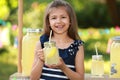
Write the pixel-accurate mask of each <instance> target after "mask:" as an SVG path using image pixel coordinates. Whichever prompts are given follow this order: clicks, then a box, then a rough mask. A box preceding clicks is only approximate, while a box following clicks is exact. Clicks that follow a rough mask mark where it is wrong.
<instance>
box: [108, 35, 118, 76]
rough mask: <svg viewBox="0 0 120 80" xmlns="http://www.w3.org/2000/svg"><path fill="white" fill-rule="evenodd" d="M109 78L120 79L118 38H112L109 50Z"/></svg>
mask: <svg viewBox="0 0 120 80" xmlns="http://www.w3.org/2000/svg"><path fill="white" fill-rule="evenodd" d="M110 65H111V71H110V73H111V74H110V77H112V78H120V36H116V37H113V38H112V44H111V48H110Z"/></svg>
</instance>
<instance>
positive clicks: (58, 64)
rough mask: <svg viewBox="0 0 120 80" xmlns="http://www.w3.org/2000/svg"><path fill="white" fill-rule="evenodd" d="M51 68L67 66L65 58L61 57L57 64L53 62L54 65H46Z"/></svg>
mask: <svg viewBox="0 0 120 80" xmlns="http://www.w3.org/2000/svg"><path fill="white" fill-rule="evenodd" d="M46 66H47V67H49V68H59V69H62V68H64V66H65V63H64V61H63V59H62V58H61V57H60V59H59V62H58V63H57V64H52V65H46Z"/></svg>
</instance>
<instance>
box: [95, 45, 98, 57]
mask: <svg viewBox="0 0 120 80" xmlns="http://www.w3.org/2000/svg"><path fill="white" fill-rule="evenodd" d="M95 51H96V55H97V56H98V49H97V44H95Z"/></svg>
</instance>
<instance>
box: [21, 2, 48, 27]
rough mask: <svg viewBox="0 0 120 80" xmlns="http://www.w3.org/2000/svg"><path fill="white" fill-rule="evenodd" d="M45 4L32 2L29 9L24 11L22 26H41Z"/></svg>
mask: <svg viewBox="0 0 120 80" xmlns="http://www.w3.org/2000/svg"><path fill="white" fill-rule="evenodd" d="M45 5H46V3H41V4H39V3H38V2H34V3H32V5H31V7H30V9H29V10H28V11H26V12H25V13H24V17H23V19H24V26H27V27H32V28H42V25H43V16H44V10H45V8H46V6H45Z"/></svg>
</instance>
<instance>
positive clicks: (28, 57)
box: [22, 28, 41, 76]
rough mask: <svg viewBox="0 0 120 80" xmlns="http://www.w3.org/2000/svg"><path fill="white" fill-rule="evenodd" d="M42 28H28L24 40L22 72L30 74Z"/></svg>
mask: <svg viewBox="0 0 120 80" xmlns="http://www.w3.org/2000/svg"><path fill="white" fill-rule="evenodd" d="M40 32H41V31H40V29H31V28H29V29H27V34H26V35H25V36H24V37H23V40H22V74H23V75H26V76H29V75H30V72H31V68H32V64H33V58H34V50H35V46H36V43H37V41H39V37H40Z"/></svg>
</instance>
